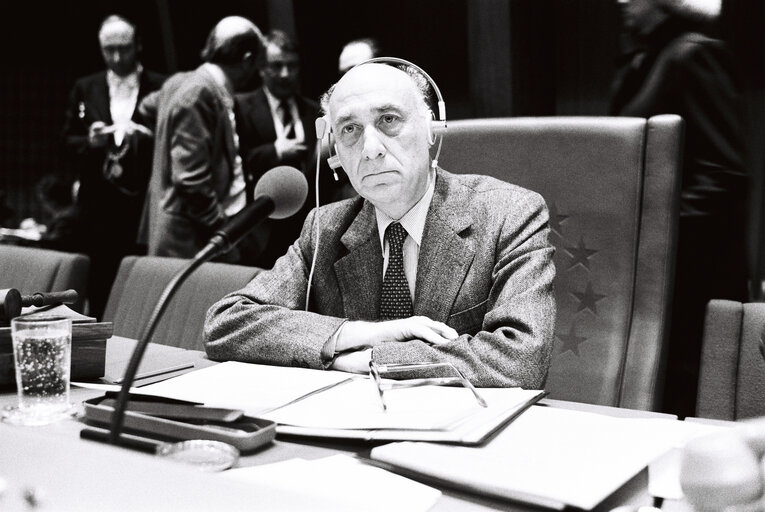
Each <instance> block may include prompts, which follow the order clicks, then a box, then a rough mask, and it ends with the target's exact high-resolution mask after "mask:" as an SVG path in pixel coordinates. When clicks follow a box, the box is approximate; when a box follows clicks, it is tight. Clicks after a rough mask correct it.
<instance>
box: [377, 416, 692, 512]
mask: <svg viewBox="0 0 765 512" xmlns="http://www.w3.org/2000/svg"><path fill="white" fill-rule="evenodd" d="M646 421H667V420H634V419H629V418H616V417H610V416H604V415H599V414H592V413H585V412H579V411H572V410H567V409H556V408H552V407H540V406H533V407H531V408H530V409H529V410H528V411H526V412H524V413H523V414H522V415H521V416H519V417H518V418H516V419H515V420H514V421H513V422H512V423H511V424H509V425H508V426H507V427H506V428H505V429H504V430H503V431H502V432H501V433H500V434H498V435H497V437H495V438H494V439H492V440H491V441H490V442H489V443H488V444H486V445H485V446H480V447H461V446H445V445H437V444H432V443H419V442H418V443H414V442H403V443H392V444H389V445H385V446H381V447H377V448H374V449H373V450H372V458H373V459H377V460H380V461H383V462H388V463H390V464H393V465H395V466H401V467H405V468H408V469H411V470H414V471H417V472H419V473H422V474H424V475H430V476H435V477H439V478H443V479H445V480H447V481H451V482H454V483H456V484H458V485H461V486H464V487H467V488H468V489H471V490H473V491H477V492H482V493H488V494H490V495H494V496H497V497H503V498H507V499H517V500H519V501H526V502H532V503H540V504H544V505H546V506H556V504H557V506H561V505H562V504H566V505H572V506H575V507H579V508H582V509H585V510H589V509H591V508H593V507H594V506H596V505H597V504H598V503H600V502H601V501H602V500H603V499H605V498H606V497H608V496H609V495H610V494H611V493H613V492H614V491H615V490H616V489H618V488H619V487H621V486H622V485H623V484H624V483H626V482H627V481H628V480H629V479H630V478H632V477H633V476H635V475H636V474H637V473H639V472H640V471H641V470H642V469H643V468H645V467H646V466H647V465H648V464H649V463H650V462H651V461H652V460H654V459H656V458H657V457H659V456H660V455H662V454H664V453H666V452H667V451H668V450H669V449H670V448H672V447H673V446H674V444H676V442H677V439H678V435H677V432H676V431H672V432H669V434H668V435H661V432H662V428H661V424H656V425H652V424H650V423H644V422H646ZM676 423H679V422H676Z"/></svg>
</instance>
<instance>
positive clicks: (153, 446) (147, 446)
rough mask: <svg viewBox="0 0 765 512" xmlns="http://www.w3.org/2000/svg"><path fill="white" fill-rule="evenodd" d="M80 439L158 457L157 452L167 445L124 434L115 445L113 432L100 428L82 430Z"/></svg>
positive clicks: (154, 440) (146, 438)
mask: <svg viewBox="0 0 765 512" xmlns="http://www.w3.org/2000/svg"><path fill="white" fill-rule="evenodd" d="M80 438H82V439H88V440H90V441H98V442H99V443H104V444H110V445H112V446H120V447H122V448H130V449H131V450H137V451H139V452H144V453H151V454H153V455H156V453H157V450H159V449H160V448H161V447H162V446H164V445H165V444H167V443H165V442H163V441H158V440H156V439H151V438H148V437H141V436H136V435H133V434H123V433H121V434H120V435H119V437H118V438H117V442H116V443H115V442H113V441H112V438H111V432H110V431H109V430H108V429H105V428H98V427H85V428H83V429H82V430H80Z"/></svg>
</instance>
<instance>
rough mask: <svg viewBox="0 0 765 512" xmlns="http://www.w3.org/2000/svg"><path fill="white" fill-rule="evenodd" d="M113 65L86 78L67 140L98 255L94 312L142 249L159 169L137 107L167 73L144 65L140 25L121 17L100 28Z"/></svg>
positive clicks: (93, 260)
mask: <svg viewBox="0 0 765 512" xmlns="http://www.w3.org/2000/svg"><path fill="white" fill-rule="evenodd" d="M98 42H99V44H100V46H101V54H102V55H103V58H104V62H105V63H106V68H107V69H106V70H105V71H100V72H98V73H95V74H93V75H90V76H86V77H84V78H80V79H79V80H77V82H76V83H75V85H74V88H73V89H72V92H71V94H70V97H69V106H68V108H67V111H66V121H65V125H64V142H65V145H66V147H67V149H68V150H69V153H70V154H71V155H72V156H73V158H74V165H75V168H76V173H77V179H78V180H79V184H80V185H79V193H78V197H77V207H78V208H79V210H80V211H79V219H80V222H81V223H82V225H81V226H80V229H79V231H80V232H82V233H83V235H84V237H82V240H83V244H84V245H83V246H82V247H77V248H76V249H75V250H78V251H84V252H85V253H86V254H88V255H89V256H90V272H91V276H90V279H89V290H88V295H89V301H90V314H91V315H92V316H96V317H99V316H100V315H101V313H102V312H103V308H104V306H105V303H106V298H107V296H108V294H109V290H110V288H111V285H112V281H113V280H114V276H115V275H116V272H117V268H118V266H119V263H120V260H121V259H122V257H124V256H126V255H127V254H135V253H137V252H139V250H138V247H137V246H136V234H137V230H138V222H139V219H140V216H141V208H142V207H143V201H144V195H145V191H146V184H147V182H148V179H149V173H150V171H151V154H152V139H151V132H150V131H149V130H148V129H147V128H145V127H144V126H143V125H142V124H141V123H142V122H143V121H142V119H141V117H140V115H139V113H138V112H137V109H136V105H138V102H140V101H141V99H142V98H143V97H144V96H145V95H146V94H148V93H150V92H151V91H154V90H156V89H158V88H159V87H160V86H161V85H162V81H163V80H164V77H163V76H162V75H159V74H157V73H154V72H152V71H149V70H145V69H143V67H142V66H141V64H140V62H139V60H138V55H139V53H140V49H141V46H140V42H139V41H138V38H137V36H136V28H135V26H134V25H133V24H132V23H130V22H129V21H127V20H126V19H125V18H122V17H120V16H109V17H108V18H106V19H105V20H104V21H103V23H102V24H101V27H100V28H99V31H98Z"/></svg>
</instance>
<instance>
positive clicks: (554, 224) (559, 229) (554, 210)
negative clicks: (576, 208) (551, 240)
mask: <svg viewBox="0 0 765 512" xmlns="http://www.w3.org/2000/svg"><path fill="white" fill-rule="evenodd" d="M568 218H569V215H563V214H562V213H558V205H556V204H555V203H552V204H551V205H550V229H551V230H552V232H553V233H555V234H556V235H558V236H559V237H561V238H563V226H562V225H561V224H563V223H564V222H566V219H568Z"/></svg>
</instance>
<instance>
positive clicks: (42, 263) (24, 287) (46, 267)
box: [0, 244, 90, 313]
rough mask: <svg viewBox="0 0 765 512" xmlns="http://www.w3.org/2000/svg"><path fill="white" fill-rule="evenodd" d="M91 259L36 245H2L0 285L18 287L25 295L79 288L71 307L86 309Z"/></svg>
mask: <svg viewBox="0 0 765 512" xmlns="http://www.w3.org/2000/svg"><path fill="white" fill-rule="evenodd" d="M89 270H90V259H89V258H88V257H87V256H85V255H83V254H76V253H70V252H60V251H52V250H49V249H40V248H36V247H22V246H17V245H4V244H0V288H2V289H6V288H16V289H17V290H19V291H20V292H21V294H22V295H27V294H31V293H35V292H60V291H64V290H69V289H74V290H77V293H78V295H79V299H78V301H77V303H75V304H70V305H69V307H70V308H72V309H74V310H75V311H79V312H80V313H82V312H83V305H84V303H85V297H86V294H87V286H88V272H89Z"/></svg>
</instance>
